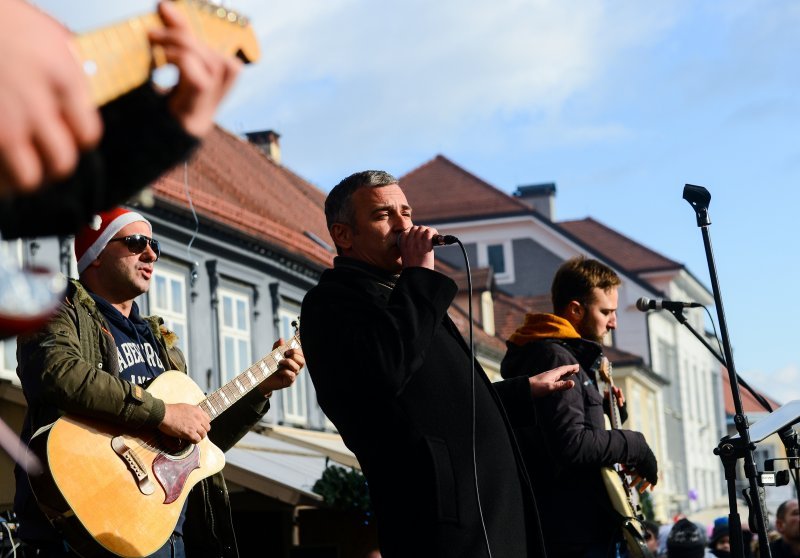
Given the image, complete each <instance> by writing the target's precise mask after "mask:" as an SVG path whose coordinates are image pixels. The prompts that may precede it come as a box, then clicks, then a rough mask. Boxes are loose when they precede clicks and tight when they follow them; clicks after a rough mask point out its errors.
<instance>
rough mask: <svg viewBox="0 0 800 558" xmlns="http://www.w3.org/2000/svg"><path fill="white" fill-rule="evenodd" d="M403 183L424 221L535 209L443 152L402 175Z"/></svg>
mask: <svg viewBox="0 0 800 558" xmlns="http://www.w3.org/2000/svg"><path fill="white" fill-rule="evenodd" d="M400 185H401V186H402V188H403V192H404V193H405V195H406V197H407V198H408V201H409V203H410V204H411V207H413V208H414V219H415V220H416V221H419V222H421V223H425V222H432V221H439V220H448V219H454V218H461V217H476V216H485V215H506V214H509V213H530V212H531V211H533V210H532V209H531V208H530V207H529V206H528V205H526V204H525V203H523V202H522V201H520V200H518V199H516V198H514V197H512V196H509V195H508V194H506V193H505V192H502V191H500V190H498V189H497V188H495V187H494V186H492V185H491V184H489V183H488V182H486V181H484V180H481V179H480V178H478V177H477V176H475V175H474V174H471V173H469V172H467V171H466V170H464V169H463V168H461V167H459V166H458V165H456V164H455V163H453V162H452V161H450V160H449V159H447V158H446V157H444V156H442V155H437V156H436V157H435V158H434V159H432V160H431V161H428V162H427V163H425V164H423V165H421V166H420V167H417V168H416V169H414V170H412V171H411V172H409V173H408V174H406V175H405V176H403V177H401V178H400Z"/></svg>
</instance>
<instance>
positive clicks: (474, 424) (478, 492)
mask: <svg viewBox="0 0 800 558" xmlns="http://www.w3.org/2000/svg"><path fill="white" fill-rule="evenodd" d="M456 242H457V243H458V246H459V247H460V248H461V253H462V254H463V255H464V265H465V266H466V269H467V291H468V293H467V294H468V299H469V304H468V305H467V306H468V307H467V316H468V323H469V356H470V372H471V373H470V378H471V388H472V472H473V475H474V478H475V498H476V499H477V501H478V516H479V517H480V519H481V528H482V529H483V539H484V541H486V551H487V552H488V553H489V558H492V547H491V545H490V544H489V532H488V531H487V530H486V520H485V519H484V517H483V506H482V505H481V490H480V486H479V483H478V455H477V453H478V452H477V449H476V446H477V434H476V432H477V416H476V415H477V413H476V406H475V339H474V335H473V327H472V272H471V271H470V268H469V258H468V257H467V250H466V249H465V248H464V245H463V244H462V243H461V241H460V240H456Z"/></svg>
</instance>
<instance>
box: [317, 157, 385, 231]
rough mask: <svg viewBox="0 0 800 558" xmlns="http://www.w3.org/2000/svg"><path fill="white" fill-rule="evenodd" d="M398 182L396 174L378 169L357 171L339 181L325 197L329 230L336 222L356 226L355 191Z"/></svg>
mask: <svg viewBox="0 0 800 558" xmlns="http://www.w3.org/2000/svg"><path fill="white" fill-rule="evenodd" d="M397 183H398V182H397V179H396V178H395V177H394V176H392V175H391V174H389V173H388V172H385V171H378V170H367V171H361V172H357V173H354V174H351V175H350V176H348V177H347V178H345V179H344V180H342V181H341V182H339V184H337V185H336V186H334V187H333V190H331V191H330V193H329V194H328V197H327V198H325V220H326V221H327V224H328V230H329V231H330V230H331V227H333V225H334V223H343V224H345V225H349V226H351V227H354V226H355V214H354V212H353V204H352V198H353V193H354V192H356V191H357V190H360V189H361V188H367V187H369V188H380V187H381V186H389V185H391V184H397Z"/></svg>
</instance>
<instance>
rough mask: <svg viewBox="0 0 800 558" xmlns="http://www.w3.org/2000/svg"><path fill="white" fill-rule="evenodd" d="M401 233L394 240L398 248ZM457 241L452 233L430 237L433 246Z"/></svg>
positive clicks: (446, 244)
mask: <svg viewBox="0 0 800 558" xmlns="http://www.w3.org/2000/svg"><path fill="white" fill-rule="evenodd" d="M402 234H403V233H400V234H398V235H397V240H396V241H395V242H396V244H397V247H398V248H399V247H400V236H401V235H402ZM457 243H458V239H457V238H456V237H454V236H453V235H452V234H435V235H433V237H432V238H431V245H433V247H434V248H436V247H437V246H448V245H450V244H457Z"/></svg>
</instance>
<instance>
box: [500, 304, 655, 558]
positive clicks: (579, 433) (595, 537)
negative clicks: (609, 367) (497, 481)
mask: <svg viewBox="0 0 800 558" xmlns="http://www.w3.org/2000/svg"><path fill="white" fill-rule="evenodd" d="M537 316H542V315H537ZM544 316H546V317H547V318H544V320H543V321H542V323H541V324H540V325H542V327H541V330H542V331H547V332H548V333H547V334H548V335H550V334H552V333H553V331H557V330H558V328H557V327H556V328H553V327H549V328H548V327H547V326H548V325H550V326H552V324H553V323H554V322H555V323H558V322H557V321H556V320H561V321H562V322H564V324H566V325H567V326H569V323H568V322H566V320H562V319H561V318H558V317H557V316H553V315H544ZM535 329H536V328H529V329H528V330H527V331H526V332H525V333H526V335H525V336H519V337H515V336H512V337H511V341H509V342H508V352H507V353H506V356H505V358H504V359H503V362H502V365H501V369H500V371H501V374H502V375H503V377H504V378H513V377H518V376H526V377H527V376H530V375H534V374H538V373H540V372H544V371H546V370H550V369H552V368H555V367H557V366H561V365H565V364H575V363H577V364H579V365H580V372H579V373H578V375H577V376H575V383H576V385H575V387H574V388H573V389H570V390H567V391H562V392H557V393H553V394H551V395H548V396H547V397H544V398H542V399H540V400H537V405H536V410H537V417H538V423H537V424H536V425H535V426H533V427H527V428H518V429H517V430H516V434H517V439H518V440H519V443H520V446H521V448H522V453H523V456H524V458H525V465H526V466H527V468H528V472H529V474H530V475H531V479H532V480H533V486H534V490H535V491H536V498H537V501H538V502H539V506H540V507H541V508H542V509H546V510H548V513H547V514H543V516H542V527H543V530H544V532H545V542H546V544H547V548H548V553H549V554H551V555H553V556H559V555H560V554H561V553H564V552H565V551H564V550H563V549H564V548H570V549H572V548H576V547H577V548H580V547H585V546H589V545H593V544H605V543H607V542H609V540H611V538H612V537H614V536H616V535H617V533H618V529H619V522H618V520H617V519H616V516H615V513H614V511H613V508H612V507H611V503H610V501H609V499H608V495H607V492H606V490H605V487H604V485H603V481H602V478H601V476H600V472H599V471H600V468H601V467H606V466H612V465H614V464H615V463H624V464H630V465H636V464H637V463H638V462H639V461H640V460H642V459H644V458H645V457H646V455H647V454H648V452H649V448H648V446H647V443H646V442H645V440H644V436H642V434H640V433H638V432H632V431H630V430H606V427H605V421H604V418H603V414H604V411H603V395H602V394H601V393H600V392H599V391H598V388H597V382H596V369H597V366H598V365H599V361H600V357H601V356H602V354H603V353H602V347H601V345H599V344H598V343H595V342H593V341H588V340H585V339H581V338H580V337H579V336H578V335H577V333H575V332H574V330H572V328H571V326H569V329H570V330H572V331H571V332H570V335H569V336H567V335H566V334H565V335H564V336H559V337H549V338H547V337H544V338H537V336H536V334H535ZM565 329H566V327H565ZM518 331H522V328H520V330H518ZM514 341H516V342H514ZM518 343H519V344H518ZM576 513H577V514H578V515H579V517H580V519H579V520H577V523H576V521H573V520H570V518H575V517H576ZM559 548H561V549H562V550H559Z"/></svg>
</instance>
